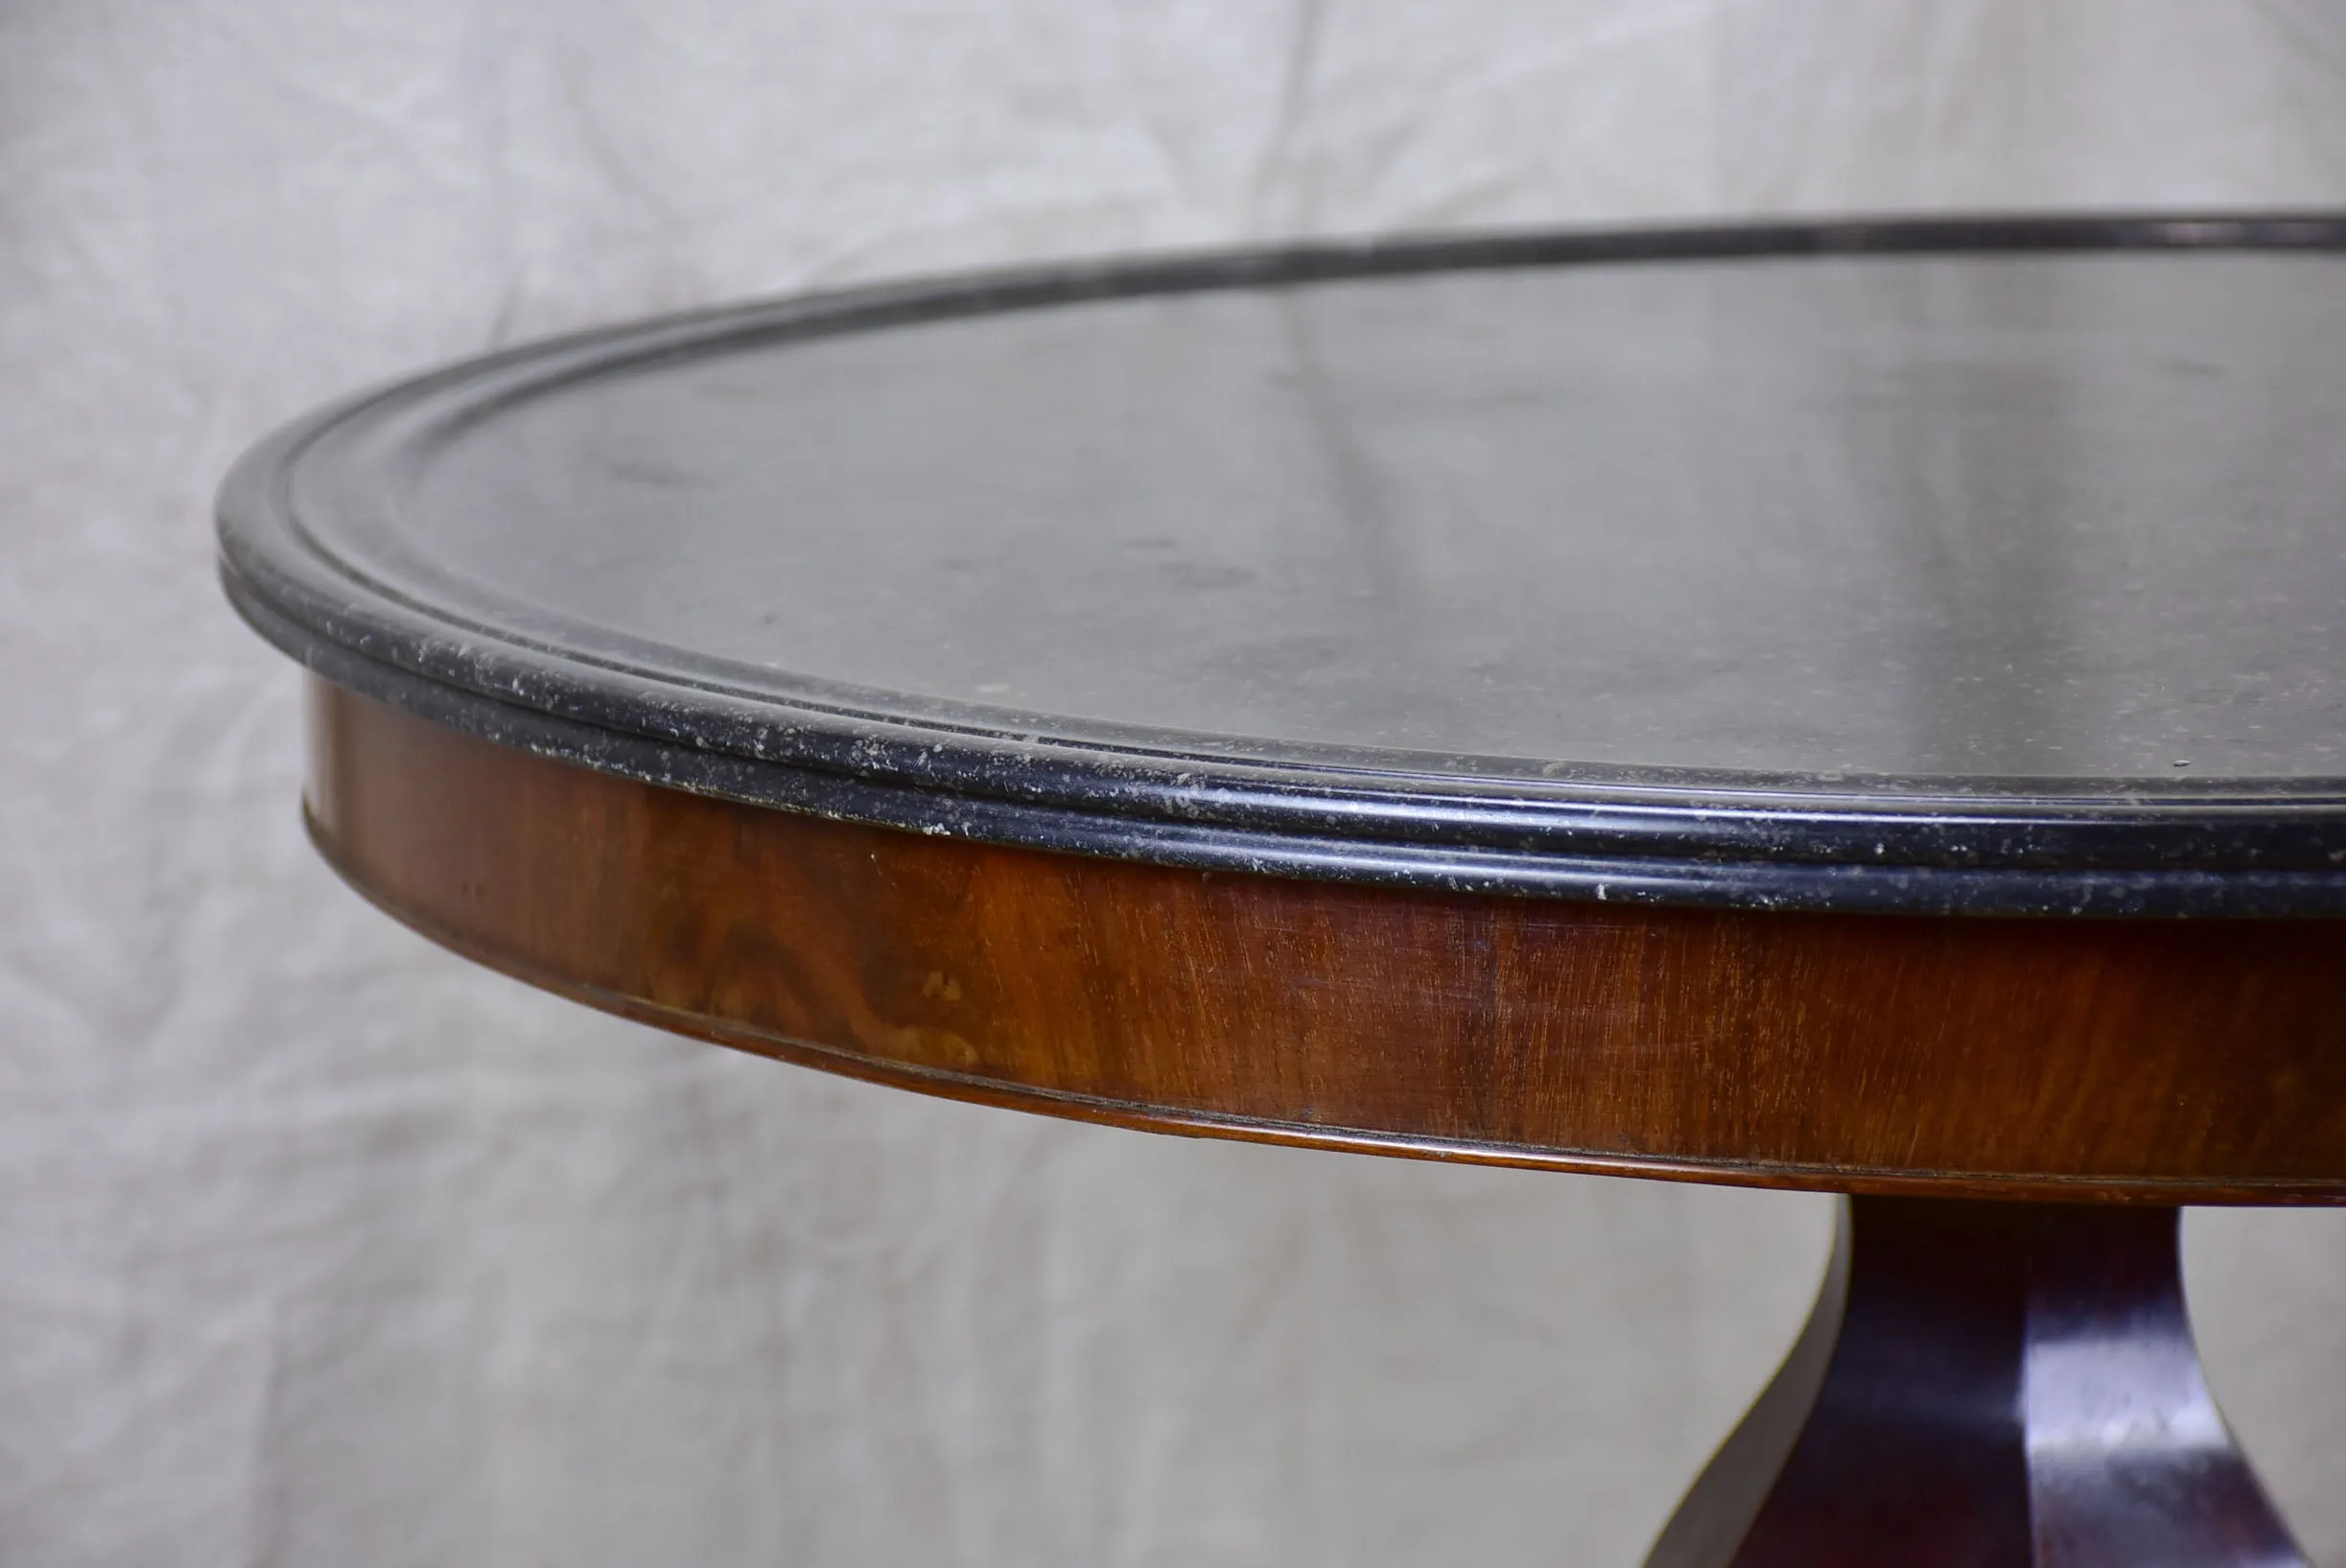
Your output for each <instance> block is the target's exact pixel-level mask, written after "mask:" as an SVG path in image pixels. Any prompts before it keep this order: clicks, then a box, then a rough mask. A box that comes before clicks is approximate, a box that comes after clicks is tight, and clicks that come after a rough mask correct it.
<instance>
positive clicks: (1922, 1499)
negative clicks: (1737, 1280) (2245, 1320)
mask: <svg viewBox="0 0 2346 1568" xmlns="http://www.w3.org/2000/svg"><path fill="white" fill-rule="evenodd" d="M2175 1222H2176V1214H2175V1211H2174V1210H2173V1209H2166V1208H2116V1207H2109V1206H2099V1207H2096V1206H2083V1205H2050V1204H2034V1205H2031V1204H1983V1203H1962V1202H1948V1201H1941V1200H1932V1199H1904V1198H1859V1199H1856V1200H1854V1202H1853V1203H1851V1204H1850V1205H1848V1206H1847V1207H1845V1208H1844V1209H1843V1211H1842V1223H1841V1228H1840V1234H1839V1237H1838V1238H1837V1242H1836V1245H1835V1248H1834V1254H1833V1263H1832V1266H1831V1268H1830V1270H1829V1271H1828V1273H1827V1275H1826V1279H1825V1284H1824V1288H1823V1290H1822V1292H1821V1293H1820V1294H1819V1296H1818V1302H1817V1308H1816V1312H1815V1314H1814V1315H1813V1316H1812V1317H1811V1318H1810V1320H1809V1323H1808V1327H1807V1329H1806V1330H1805V1331H1804V1332H1803V1333H1802V1335H1801V1337H1800V1341H1799V1343H1798V1344H1797V1345H1796V1346H1795V1348H1794V1350H1793V1353H1792V1355H1791V1357H1790V1358H1789V1359H1788V1360H1787V1361H1786V1362H1785V1365H1784V1369H1783V1370H1782V1371H1780V1372H1779V1373H1778V1374H1777V1375H1776V1378H1775V1381H1774V1382H1773V1383H1772V1384H1771V1385H1770V1386H1769V1388H1768V1390H1767V1392H1764V1393H1763V1394H1762V1395H1761V1396H1760V1399H1759V1401H1758V1403H1757V1404H1755V1405H1754V1406H1753V1407H1752V1410H1751V1412H1750V1414H1749V1415H1748V1416H1746V1417H1745V1419H1744V1422H1743V1424H1742V1426H1740V1427H1739V1428H1737V1430H1736V1432H1735V1434H1734V1436H1733V1437H1731V1438H1730V1439H1728V1440H1727V1442H1726V1444H1725V1445H1724V1447H1723V1448H1722V1449H1721V1450H1720V1452H1719V1454H1718V1457H1717V1458H1715V1459H1714V1460H1713V1461H1712V1462H1711V1463H1710V1466H1709V1468H1708V1469H1706V1470H1705V1471H1704V1472H1703V1474H1702V1477H1701V1480H1700V1481H1698V1482H1697V1483H1696V1484H1695V1486H1694V1489H1693V1490H1692V1491H1691V1492H1689V1493H1688V1494H1687V1497H1686V1500H1685V1502H1684V1503H1683V1504H1681V1505H1680V1506H1679V1509H1678V1511H1677V1516H1676V1517H1675V1518H1673V1519H1672V1521H1671V1523H1670V1525H1669V1527H1668V1528H1667V1529H1666V1530H1665V1531H1664V1532H1663V1533H1662V1536H1661V1538H1660V1540H1659V1541H1658V1542H1656V1543H1655V1545H1654V1551H1653V1554H1652V1556H1649V1557H1648V1558H1647V1559H1646V1568H1728V1565H1732V1568H1842V1565H1847V1568H1860V1565H1863V1568H1893V1565H1894V1568H2007V1565H2008V1568H2217V1565H2219V1564H2221V1565H2226V1568H2302V1565H2303V1562H2304V1558H2303V1557H2302V1556H2300V1555H2299V1553H2298V1550H2297V1548H2296V1546H2295V1544H2294V1543H2293V1542H2292V1541H2291V1540H2290V1538H2289V1533H2288V1531H2287V1528H2286V1527H2285V1526H2284V1525H2283V1524H2282V1522H2281V1520H2280V1518H2279V1516H2278V1515H2277V1514H2275V1513H2274V1511H2273V1509H2272V1505H2271V1504H2270V1503H2269V1502H2268V1501H2267V1500H2266V1498H2265V1496H2264V1489H2263V1488H2262V1487H2261V1486H2258V1485H2257V1481H2256V1477H2255V1476H2254V1475H2253V1474H2251V1473H2250V1471H2249V1469H2248V1466H2247V1464H2246V1463H2245V1462H2244V1461H2243V1460H2242V1459H2241V1457H2240V1451H2239V1449H2238V1448H2236V1447H2235V1446H2234V1445H2233V1441H2232V1437H2231V1434H2230V1433H2229V1432H2227V1431H2226V1430H2225V1427H2224V1423H2223V1418H2222V1416H2219V1415H2218V1414H2217V1409H2216V1406H2215V1403H2214V1401H2213V1400H2211V1399H2210V1398H2209V1396H2208V1390H2207V1385H2206V1383H2205V1382H2204V1381H2203V1380H2202V1378H2201V1376H2200V1371H2199V1357H2198V1352H2197V1350H2196V1349H2195V1348H2194V1346H2193V1343H2192V1333H2191V1326H2190V1323H2189V1322H2188V1321H2187V1319H2186V1317H2185V1313H2184V1305H2183V1291H2182V1283H2181V1279H2180V1277H2179V1275H2178V1270H2177V1259H2176V1223H2175Z"/></svg>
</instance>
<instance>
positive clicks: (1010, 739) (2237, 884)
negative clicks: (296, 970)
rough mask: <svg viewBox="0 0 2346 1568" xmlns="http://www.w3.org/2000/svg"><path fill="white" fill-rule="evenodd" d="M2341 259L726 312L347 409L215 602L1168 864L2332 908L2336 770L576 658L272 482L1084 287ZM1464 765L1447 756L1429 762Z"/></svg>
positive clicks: (1584, 243)
mask: <svg viewBox="0 0 2346 1568" xmlns="http://www.w3.org/2000/svg"><path fill="white" fill-rule="evenodd" d="M2216 249H2236V250H2237V249H2250V250H2319V251H2337V250H2341V249H2346V215H2336V214H2306V215H2215V216H2201V217H2189V216H2149V217H2088V218H2034V219H2030V218H1953V219H1909V220H1888V221H1864V222H1796V223H1770V224H1745V225H1736V226H1729V227H1705V228H1677V229H1639V230H1628V229H1624V230H1598V231H1585V230H1584V231H1578V232H1564V233H1552V234H1525V235H1505V236H1481V237H1463V238H1435V239H1394V240H1375V241H1362V242H1339V243H1329V244H1317V245H1307V246H1289V247H1284V248H1278V249H1264V250H1251V251H1239V252H1229V253H1222V254H1212V255H1197V256H1182V257H1171V258H1161V259H1141V260H1130V261H1107V262H1096V263H1076V264H1067V265H1062V266H1057V267H1050V268H1043V269H1031V270H1023V271H1016V272H1003V273H994V274H985V275H977V276H971V277H960V278H946V279H940V280H934V281H927V282H919V283H911V284H899V285H886V286H880V287H875V288H867V289H856V290H848V291H842V292H838V293H825V294H815V295H808V296H801V297H798V298H792V299H785V300H780V301H770V302H762V303H754V304H749V305H743V306H737V307H731V308H727V309H722V310H716V311H709V312H701V313H695V314H692V315H686V316H670V317H664V318H659V319H655V320H652V321H647V322H643V323H637V324H632V325H626V326H621V327H617V328H612V329H608V330H604V331H599V332H594V333H587V334H582V335H578V336H575V337H570V338H565V339H555V340H553V341H551V342H546V343H541V344H535V345H530V346H528V347H524V348H519V349H515V350H510V351H507V352H504V353H502V354H497V355H493V356H489V357H487V358H483V359H479V360H474V361H470V362H466V363H461V364H457V365H455V366H452V367H449V368H447V369H444V370H440V371H436V372H434V373H432V374H429V375H425V376H422V377H418V378H415V379H412V380H410V381H406V382H403V383H400V384H398V385H395V386H389V387H387V388H383V389H379V390H375V391H371V392H367V393H364V394H361V395H360V396H357V397H354V398H351V399H349V400H346V401H344V402H341V403H339V404H337V405H334V406H332V407H330V408H327V409H325V410H320V411H318V412H317V413H315V414H312V415H310V416H308V417H307V418H304V419H302V420H300V421H297V422H295V423H294V424H293V425H291V426H289V427H287V428H286V429H284V430H282V431H280V432H278V433H276V434H274V435H272V436H270V437H269V438H268V439H266V440H264V441H263V442H262V443H261V444H260V445H258V446H257V447H255V448H254V449H253V450H252V451H251V452H249V453H247V454H246V456H245V457H244V458H243V459H242V460H240V462H239V463H238V464H237V466H236V468H235V469H234V470H233V471H232V472H231V474H230V475H229V477H228V480H227V481H226V483H225V484H224V486H223V491H222V495H221V500H220V517H221V546H222V572H223V579H224V581H225V584H226V586H227V590H228V593H229V596H230V597H231V599H232V600H233V601H234V602H235V603H236V605H237V607H238V608H239V610H240V611H242V612H243V613H244V615H245V616H246V619H247V620H250V621H251V622H252V624H253V625H254V626H255V627H256V628H257V629H259V630H260V631H261V632H262V634H263V635H264V636H266V637H268V638H269V639H270V641H271V642H273V643H275V644H277V645H278V646H280V647H281V648H283V649H285V650H286V651H287V652H289V653H291V654H293V655H294V656H295V657H296V658H299V659H301V660H302V661H303V662H304V663H305V664H307V665H308V666H309V667H312V668H313V669H315V670H317V672H318V673H320V674H322V675H324V676H326V677H327V678H328V679H331V680H334V681H337V682H339V683H341V684H343V685H347V686H350V687H352V688H353V689H355V690H362V691H364V692H366V693H367V694H369V695H372V696H375V697H378V698H382V699H384V700H387V701H389V702H391V703H393V704H395V705H397V706H399V707H402V708H405V709H407V710H409V711H411V712H413V713H416V714H421V715H423V716H426V717H429V718H433V719H434V720H436V721H439V722H442V723H446V724H449V725H451V726H453V727H455V728H457V729H460V730H464V731H466V732H468V733H471V734H476V735H480V736H483V737H488V738H491V739H495V740H499V741H504V742H506V743H510V744H515V745H520V746H524V747H527V748H528V749H530V750H533V751H537V752H540V753H542V754H545V755H551V756H555V757H560V758H563V759H566V760H568V761H575V762H578V763H581V764H583V765H586V766H590V767H595V768H598V769H601V770H604V771H608V772H613V773H618V774H622V775H624V776H628V777H633V778H638V779H643V780H646V781H648V782H651V783H655V784H666V785H669V786H672V787H678V788H684V789H690V790H694V791H697V792H702V793H708V794H715V795H720V796H724V797H728V798H732V799H738V800H743V801H748V802H753V803H758V804H764V805H771V806H775V807H785V808H791V809H802V810H810V811H815V812H819V813H821V814H825V815H831V816H836V817H840V818H844V819H849V820H856V821H864V822H871V823H877V824H880V825H884V826H891V827H899V828H905V829H911V830H914V831H925V832H941V833H950V834H953V835H956V836H965V837H971V838H978V839H985V840H990V841H996V842H1003V843H1016V844H1024V845H1029V846H1035V847H1041V848H1046V849H1058V850H1065V851H1070V852H1073V853H1080V854H1099V855H1108V856H1113V857H1117V858H1128V859H1138V860H1147V861H1155V862H1161V863H1169V864H1183V865H1196V866H1204V867H1212V868H1218V869H1232V870H1240V871H1249V872H1260V873H1270V874H1279V875H1297V876H1305V877H1315V878H1337V879H1345V880H1360V881H1370V882H1378V883H1386V884H1392V885H1408V886H1433V887H1442V888H1448V889H1453V890H1457V891H1460V892H1477V893H1493V892H1496V893H1517V894H1526V895H1539V896H1560V897H1575V898H1591V899H1606V900H1611V899H1621V900H1632V901H1661V902H1686V903H1707V904H1728V905H1741V906H1757V907H1779V906H1780V907H1797V908H1836V909H1866V910H1883V911H1912V912H1917V913H1924V912H1927V913H1947V912H1973V913H1982V914H2053V913H2066V914H2092V915H2147V916H2175V915H2192V914H2204V915H2240V916H2249V915H2286V914H2328V915H2334V914H2346V781H2327V780H2287V781H2240V782H2227V781H2194V782H2193V783H2191V784H2170V782H2169V781H2156V782H2154V783H2151V784H2147V786H2145V787H2140V788H2127V789H2117V788H2114V787H2113V786H2112V785H2111V784H2110V783H2109V782H2108V781H2080V782H2065V781H2059V780H2047V779H2029V780H2026V781H2003V782H1999V781H1994V780H1982V779H1973V778H1963V779H1938V780H1933V779H1920V780H1906V779H1872V778H1866V777H1863V776H1848V777H1838V778H1836V777H1830V776H1785V775H1763V774H1748V773H1730V772H1720V771H1695V770H1686V769H1663V768H1633V767H1622V766H1593V765H1592V766H1569V767H1564V766H1559V765H1557V764H1544V765H1543V764H1540V763H1537V762H1524V761H1516V760H1510V759H1466V760H1461V759H1443V760H1442V761H1443V763H1444V764H1445V766H1444V768H1443V770H1441V771H1435V770H1433V769H1431V768H1429V767H1427V766H1426V765H1425V763H1426V762H1427V761H1431V760H1430V759H1424V758H1419V757H1414V756H1413V754H1410V753H1398V752H1371V751H1364V750H1354V749H1349V748H1341V747H1331V746H1310V745H1298V744H1290V743H1279V744H1277V745H1276V746H1272V745H1267V744H1265V743H1261V742H1252V741H1246V740H1242V739H1235V738H1231V737H1212V736H1201V735H1195V734H1188V733H1183V732H1174V731H1162V730H1146V729H1138V728H1130V727H1118V726H1114V725H1107V724H1100V723H1094V722H1091V721H1081V720H1068V719H1061V718H1055V717H1052V716H1049V715H1043V714H1013V713H1007V712H1003V711H1000V710H994V709H988V708H984V707H981V706H977V705H974V704H965V703H958V702H951V701H947V700H944V699H936V698H927V697H918V696H911V695H908V694H904V693H896V692H887V691H879V690H870V689H865V688H856V687H849V686H844V685H840V684H838V683H833V682H825V681H821V680H816V679H809V678H802V677H796V676H789V675H777V674H775V673H774V672H772V671H769V670H765V669H762V668H756V667H746V666H736V665H729V664H725V663H723V662H720V661H716V660H714V659H706V658H698V657H695V656H692V655H691V654H689V653H688V652H685V651H683V650H677V649H665V648H660V647H657V646H654V645H651V644H635V645H627V644H624V643H622V644H619V645H620V646H621V647H622V650H623V653H624V657H623V658H622V657H615V656H612V655H608V654H601V655H598V654H589V653H587V652H585V651H583V650H580V649H577V648H572V647H565V646H564V645H562V644H561V643H560V642H559V641H558V640H550V639H547V638H545V637H542V636H530V635H525V634H524V633H522V632H521V631H519V630H517V629H516V628H513V627H510V626H501V625H498V624H495V623H493V622H492V621H491V620H486V619H483V618H482V617H481V616H479V615H477V614H468V613H466V612H464V611H461V610H459V609H457V608H456V607H453V606H448V605H442V604H435V603H433V602H429V601H427V600H425V599H422V598H420V597H413V596H411V595H410V594H407V593H405V592H403V591H402V590H400V589H399V588H398V587H396V586H394V585H392V584H388V583H386V582H382V581H379V580H376V579H374V578H372V577H370V576H369V575H367V574H366V573H364V572H363V571H362V570H360V569H359V568H357V567H356V566H354V565H352V564H351V563H349V562H347V561H345V560H343V559H341V558H340V557H339V556H337V555H336V554H335V553H334V552H333V551H332V550H330V549H329V548H328V547H326V546H325V545H324V544H323V543H321V542H320V540H319V539H318V537H317V534H316V533H315V532H313V530H312V529H311V528H310V527H307V526H305V519H304V514H303V512H302V511H301V510H300V509H298V508H297V507H296V505H295V504H294V501H293V494H294V490H295V480H296V478H298V479H299V480H300V490H301V494H302V497H303V504H304V505H306V506H310V507H313V508H316V507H332V508H337V509H341V508H350V509H353V510H354V511H355V510H360V509H369V508H381V507H383V506H385V505H387V489H388V486H387V483H386V480H387V476H389V475H390V474H392V473H393V472H395V471H396V469H397V467H398V465H399V464H401V463H402V462H403V461H411V460H412V458H413V455H414V453H415V452H416V451H417V450H418V449H419V444H420V443H423V442H426V441H428V440H431V439H433V438H434V437H436V436H437V435H439V434H441V433H445V432H446V431H448V430H450V429H451V428H454V427H457V426H460V425H462V424H465V423H469V422H471V421H473V420H477V419H479V418H481V417H483V416H484V415H486V414H488V413H490V412H493V411H494V410H496V409H498V408H499V407H502V406H504V404H506V403H508V402H510V401H512V400H515V399H518V398H524V397H528V396H529V395H531V394H533V393H536V392H539V391H542V390H545V389H547V388H548V387H551V386H558V385H561V384H563V383H566V382H569V381H573V380H575V379H577V378H580V377H585V376H591V375H597V374H600V373H603V372H607V371H610V370H613V369H617V368H620V367H623V366H627V365H632V364H637V363H644V362H645V361H647V360H658V359H667V358H671V357H678V356H686V355H690V354H692V353H694V352H695V351H700V350H706V349H709V348H712V347H714V346H716V345H720V344H722V345H734V344H739V343H742V342H749V341H757V342H775V341H785V340H791V339H812V338H819V337H828V336H833V335H837V334H842V333H848V332H856V331H866V330H875V329H880V328H884V327H889V326H895V325H901V324H905V323H910V322H918V321H930V320H940V319H948V318H953V317H966V316H982V315H987V314H993V313H999V312H1006V311H1017V310H1031V309H1041V308H1048V307H1050V306H1054V305H1060V304H1070V303H1078V302H1083V301H1091V300H1102V299H1112V298H1129V297H1137V296H1142V295H1148V294H1166V293H1194V292H1201V291H1208V290H1227V289H1240V288H1274V287H1301V286H1308V285H1310V284H1313V283H1319V282H1329V281H1341V280H1349V279H1360V278H1372V277H1391V276H1400V275H1407V274H1411V273H1424V272H1439V271H1456V270H1469V269H1500V268H1530V267H1559V266H1570V265H1574V264H1583V263H1595V262H1608V263H1628V262H1650V263H1665V262H1669V261H1674V260H1694V259H1724V258H1736V257H1755V258H1756V257H1798V256H1850V255H1865V254H1956V253H1965V252H1975V253H1976V252H1997V251H2004V252H2057V251H2121V250H2216ZM1462 762H1463V763H1465V764H1466V766H1465V767H1463V768H1462V766H1461V764H1462Z"/></svg>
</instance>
